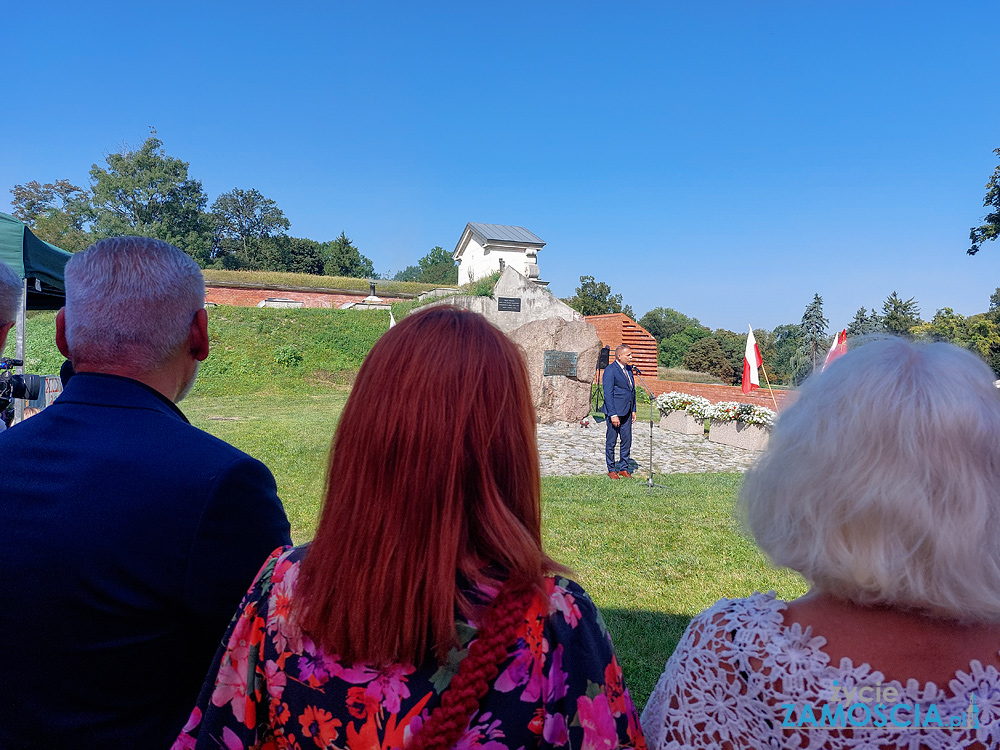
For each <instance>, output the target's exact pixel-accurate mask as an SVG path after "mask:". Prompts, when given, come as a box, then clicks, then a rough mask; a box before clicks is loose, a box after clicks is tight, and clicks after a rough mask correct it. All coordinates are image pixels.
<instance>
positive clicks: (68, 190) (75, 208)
mask: <svg viewBox="0 0 1000 750" xmlns="http://www.w3.org/2000/svg"><path fill="white" fill-rule="evenodd" d="M10 192H11V194H12V195H13V196H14V199H13V200H12V201H11V204H12V205H13V207H14V209H13V215H14V216H15V217H17V218H18V219H20V220H21V221H23V222H24V223H25V224H27V225H28V226H29V227H31V230H32V232H34V234H35V236H36V237H38V238H39V239H41V240H45V241H46V242H51V243H52V244H53V245H57V246H59V247H61V248H62V249H64V250H69V251H70V252H78V251H80V250H83V249H84V248H86V247H87V246H88V245H89V244H90V242H91V237H90V232H89V231H88V225H89V223H90V219H91V216H92V211H91V206H90V193H89V192H87V191H86V190H84V189H83V188H81V187H78V186H76V185H74V184H72V183H71V182H70V181H69V180H56V181H55V182H47V183H45V184H44V185H42V184H40V183H39V182H38V181H37V180H32V181H31V182H27V183H25V184H23V185H15V186H14V187H13V188H11V191H10Z"/></svg>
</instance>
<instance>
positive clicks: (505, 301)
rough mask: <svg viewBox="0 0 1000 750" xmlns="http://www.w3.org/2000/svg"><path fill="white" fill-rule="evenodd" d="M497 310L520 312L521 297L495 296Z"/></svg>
mask: <svg viewBox="0 0 1000 750" xmlns="http://www.w3.org/2000/svg"><path fill="white" fill-rule="evenodd" d="M497 310H499V311H500V312H521V298H520V297H497Z"/></svg>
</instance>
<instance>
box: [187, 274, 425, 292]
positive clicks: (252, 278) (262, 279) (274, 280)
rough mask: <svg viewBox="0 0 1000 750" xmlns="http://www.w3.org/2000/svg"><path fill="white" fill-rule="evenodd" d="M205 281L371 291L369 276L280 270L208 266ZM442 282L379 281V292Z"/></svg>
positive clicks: (419, 289)
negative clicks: (222, 269)
mask: <svg viewBox="0 0 1000 750" xmlns="http://www.w3.org/2000/svg"><path fill="white" fill-rule="evenodd" d="M202 275H203V276H204V277H205V281H206V282H207V283H209V284H211V283H212V282H213V281H219V282H226V283H230V284H254V285H266V286H283V287H294V288H304V289H310V288H312V289H356V290H357V291H359V292H367V291H368V279H355V278H351V277H348V276H315V275H313V274H309V273H281V272H278V271H221V270H212V269H205V270H204V271H202ZM440 286H442V285H441V284H422V283H420V282H418V281H390V280H388V279H385V280H380V279H376V280H375V293H376V294H382V293H386V294H389V293H391V292H400V293H403V294H421V293H423V292H427V291H430V290H431V289H437V288H438V287H440Z"/></svg>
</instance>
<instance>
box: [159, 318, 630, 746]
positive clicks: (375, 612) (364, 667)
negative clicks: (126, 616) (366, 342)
mask: <svg viewBox="0 0 1000 750" xmlns="http://www.w3.org/2000/svg"><path fill="white" fill-rule="evenodd" d="M529 394H530V390H529V384H528V376H527V370H526V368H525V365H524V361H523V359H522V356H521V354H520V352H519V351H518V349H517V347H516V346H515V345H514V344H513V343H512V342H511V341H510V340H509V339H507V337H506V336H504V335H503V334H502V333H501V332H500V331H499V330H497V329H496V328H494V327H493V326H492V325H490V324H489V323H488V322H487V321H486V320H485V319H484V318H482V317H481V316H479V315H476V314H474V313H469V312H465V311H461V310H457V309H455V308H451V307H433V308H430V309H428V310H425V311H422V312H419V313H415V314H413V315H410V316H409V317H407V318H406V319H405V320H404V321H402V322H401V323H400V324H399V325H398V326H395V327H394V328H392V329H390V330H389V331H388V332H387V333H386V334H385V335H384V336H383V337H382V338H381V339H380V340H379V342H378V343H377V344H376V345H375V346H374V347H373V348H372V350H371V352H370V354H369V355H368V357H367V359H366V360H365V362H364V364H363V365H362V367H361V370H360V372H359V373H358V378H357V382H356V383H355V386H354V390H353V392H352V393H351V396H350V398H349V399H348V401H347V405H346V406H345V408H344V412H343V415H342V417H341V420H340V424H339V426H338V427H337V432H336V435H335V436H334V440H333V448H332V450H331V452H330V461H329V467H328V472H327V487H326V501H325V504H324V506H323V511H322V516H321V518H320V522H319V527H318V528H317V531H316V537H315V539H314V540H313V542H312V543H311V544H310V545H306V546H304V547H297V548H292V549H287V548H286V549H279V550H276V551H275V552H274V553H273V554H272V555H271V557H270V558H269V559H268V560H267V561H266V562H265V564H264V567H263V568H262V569H261V572H260V573H259V574H258V576H257V579H256V580H255V581H254V584H253V586H252V587H251V589H250V591H249V592H248V594H247V596H246V597H245V599H244V600H243V602H242V604H241V605H240V610H239V611H238V613H237V616H236V617H235V618H234V620H233V623H232V624H231V625H230V628H229V632H228V633H227V634H226V636H225V639H224V641H223V644H224V645H223V647H222V648H221V649H220V651H219V653H218V654H217V656H216V659H215V662H214V664H213V666H212V670H211V672H210V673H209V677H208V680H207V681H206V684H205V686H204V688H203V689H202V693H201V696H200V698H199V702H198V705H197V707H196V708H195V709H194V711H193V712H192V714H191V717H190V719H189V720H188V723H187V725H186V726H185V727H184V731H183V732H182V733H181V735H180V737H178V739H177V742H176V743H175V744H174V747H175V748H193V747H198V748H202V747H204V748H213V749H215V748H219V747H224V748H227V749H229V750H232V748H242V747H265V748H300V749H303V750H304V748H309V747H341V748H343V747H350V748H361V747H364V748H372V749H376V748H382V749H387V748H402V747H404V746H405V747H406V748H408V749H409V750H430V749H431V748H434V749H435V750H444V748H449V747H461V748H463V749H466V748H468V749H469V750H471V749H472V748H479V747H488V748H489V749H490V750H499V748H503V747H511V748H527V747H552V748H558V747H567V748H569V747H572V748H581V747H582V748H593V749H595V750H596V749H597V748H602V749H603V748H608V749H610V748H615V747H638V748H644V747H645V743H644V741H643V739H642V733H641V730H640V728H639V725H638V720H637V715H636V711H635V707H634V706H633V704H632V700H631V698H630V697H629V694H628V691H627V690H626V689H625V687H624V685H623V681H622V674H621V668H620V667H619V666H618V662H617V660H616V658H615V654H614V648H613V646H612V644H611V639H610V637H609V635H608V633H607V629H606V628H605V626H604V624H603V622H602V620H601V616H600V614H599V612H598V611H597V608H596V607H595V606H594V604H593V602H592V601H591V600H590V598H589V597H588V596H587V594H586V593H585V592H584V591H583V589H581V588H580V587H579V586H578V585H577V584H575V583H573V582H571V581H569V580H567V579H566V578H564V577H563V576H562V574H563V573H565V570H564V569H563V568H562V567H561V566H560V565H558V564H557V563H555V562H553V561H552V560H551V559H550V558H549V557H548V556H547V555H546V554H545V553H544V552H543V551H542V542H541V501H540V478H539V464H538V451H537V447H536V444H535V413H534V409H533V408H532V404H531V399H530V395H529Z"/></svg>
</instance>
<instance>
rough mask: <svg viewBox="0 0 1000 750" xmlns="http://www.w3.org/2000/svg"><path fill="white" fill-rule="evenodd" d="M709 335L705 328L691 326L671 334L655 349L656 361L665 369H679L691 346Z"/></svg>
mask: <svg viewBox="0 0 1000 750" xmlns="http://www.w3.org/2000/svg"><path fill="white" fill-rule="evenodd" d="M643 327H644V328H645V326H643ZM647 330H648V329H647ZM711 335H712V332H711V331H709V330H708V329H707V328H704V327H703V326H693V325H692V326H688V327H687V328H685V329H684V330H683V331H678V332H677V333H672V334H670V335H669V336H667V337H666V338H665V339H663V341H661V342H660V345H659V346H658V347H657V361H658V362H659V363H660V364H661V365H663V366H665V367H681V366H682V365H683V364H684V355H685V354H687V353H688V350H689V349H690V348H691V345H692V344H693V343H694V342H695V341H698V340H699V339H703V338H705V337H707V336H711Z"/></svg>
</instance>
